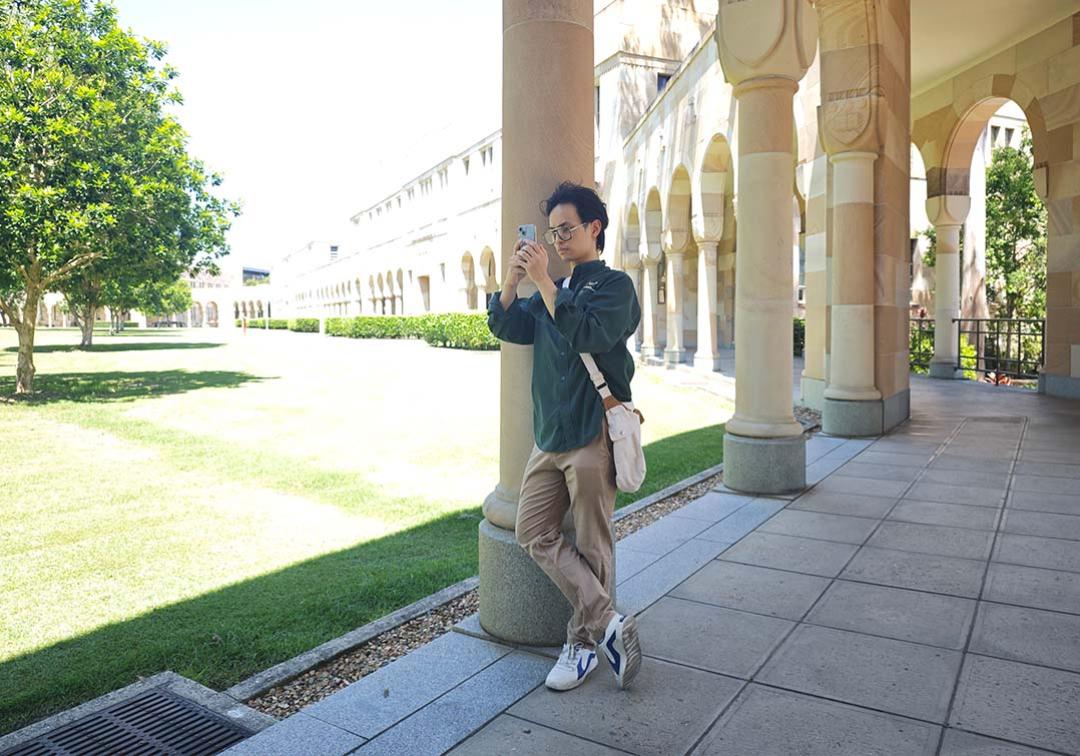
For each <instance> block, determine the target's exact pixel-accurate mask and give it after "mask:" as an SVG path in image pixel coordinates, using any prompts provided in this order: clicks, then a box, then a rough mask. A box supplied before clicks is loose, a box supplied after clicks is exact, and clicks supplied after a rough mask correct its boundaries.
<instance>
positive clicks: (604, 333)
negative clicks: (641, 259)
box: [555, 276, 640, 352]
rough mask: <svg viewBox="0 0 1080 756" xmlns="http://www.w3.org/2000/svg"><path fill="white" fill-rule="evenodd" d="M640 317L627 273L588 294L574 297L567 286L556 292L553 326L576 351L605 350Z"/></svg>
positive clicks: (620, 337) (632, 286) (611, 347)
mask: <svg viewBox="0 0 1080 756" xmlns="http://www.w3.org/2000/svg"><path fill="white" fill-rule="evenodd" d="M638 319H640V314H639V311H638V304H637V296H636V295H635V293H634V284H633V282H632V281H631V280H630V278H629V277H628V276H617V277H613V278H612V279H611V280H609V281H605V282H604V285H603V286H601V287H600V288H598V289H596V290H595V291H593V292H592V293H591V295H590V296H589V297H586V298H582V297H579V296H576V295H575V294H574V292H572V291H570V290H569V289H559V291H558V293H557V294H556V295H555V328H557V329H558V331H559V333H561V334H562V335H563V337H565V338H566V340H567V341H569V342H570V345H571V346H572V347H573V349H574V350H575V351H577V352H608V351H611V350H612V349H613V348H614V347H615V345H616V344H617V343H618V342H619V340H620V339H623V338H625V337H626V334H627V333H628V332H629V331H632V330H633V329H634V328H636V327H637V320H638Z"/></svg>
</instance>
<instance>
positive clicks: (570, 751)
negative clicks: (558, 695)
mask: <svg viewBox="0 0 1080 756" xmlns="http://www.w3.org/2000/svg"><path fill="white" fill-rule="evenodd" d="M515 753H517V754H529V756H617V755H618V754H622V753H624V751H616V750H614V749H612V748H608V747H607V746H602V745H600V744H599V743H594V742H592V741H589V740H583V739H582V738H577V737H574V736H573V735H567V734H566V733H564V732H559V731H558V730H553V729H551V728H550V727H544V726H543V725H538V724H536V723H535V722H526V721H525V720H524V719H518V718H517V717H512V716H510V715H509V714H503V715H502V716H499V717H496V718H495V719H494V720H493V721H492V722H490V723H489V724H488V725H487V726H485V727H484V728H483V729H482V730H480V731H479V732H477V733H476V734H475V735H473V736H472V737H470V738H469V739H468V740H466V741H465V742H464V743H462V744H461V745H459V746H458V747H457V748H455V749H454V750H452V751H450V756H492V754H500V756H502V754H515Z"/></svg>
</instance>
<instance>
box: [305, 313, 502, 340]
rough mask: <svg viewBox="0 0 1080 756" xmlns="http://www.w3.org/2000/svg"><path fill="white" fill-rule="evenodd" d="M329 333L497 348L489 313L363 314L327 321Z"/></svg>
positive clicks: (363, 337) (331, 334)
mask: <svg viewBox="0 0 1080 756" xmlns="http://www.w3.org/2000/svg"><path fill="white" fill-rule="evenodd" d="M326 333H327V334H328V335H330V336H345V337H348V338H353V339H423V340H424V341H426V342H427V343H428V344H431V345H432V346H438V347H449V348H453V349H498V348H499V341H498V339H496V338H495V337H494V336H492V335H491V332H490V331H489V330H488V327H487V314H486V313H468V314H465V313H460V314H450V313H448V314H442V315H416V316H402V315H362V316H360V317H356V318H328V319H327V321H326Z"/></svg>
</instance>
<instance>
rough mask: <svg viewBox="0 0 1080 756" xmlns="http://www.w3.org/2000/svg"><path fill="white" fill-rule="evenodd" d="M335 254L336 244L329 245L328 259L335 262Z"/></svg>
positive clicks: (336, 250)
mask: <svg viewBox="0 0 1080 756" xmlns="http://www.w3.org/2000/svg"><path fill="white" fill-rule="evenodd" d="M337 252H338V248H337V245H336V244H331V245H330V259H331V260H336V259H337Z"/></svg>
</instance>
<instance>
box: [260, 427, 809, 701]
mask: <svg viewBox="0 0 1080 756" xmlns="http://www.w3.org/2000/svg"><path fill="white" fill-rule="evenodd" d="M795 416H796V418H797V419H798V420H799V422H801V423H802V424H803V426H804V427H807V428H808V429H810V428H813V427H814V426H818V427H820V423H821V415H820V413H817V412H814V411H813V410H810V409H807V408H805V407H796V408H795ZM722 482H723V474H722V473H720V474H717V475H713V476H712V477H710V478H706V479H705V480H703V481H701V482H700V483H695V484H694V485H692V486H689V487H688V488H684V489H683V490H682V491H679V492H678V493H676V494H672V495H671V496H668V497H667V498H665V499H661V500H660V501H658V502H656V503H655V504H653V505H651V506H648V507H645V508H644V509H642V510H640V511H638V512H635V513H634V514H632V515H630V516H629V517H624V518H623V519H621V520H619V521H618V522H616V523H615V539H616V540H620V539H623V538H625V537H626V536H628V535H630V534H631V533H634V532H636V531H638V530H641V529H642V528H644V527H645V526H646V525H651V524H652V523H654V522H656V521H657V520H659V519H660V518H661V517H663V516H664V515H666V514H670V513H671V512H673V511H675V510H676V509H679V508H680V507H684V506H686V505H687V504H689V503H690V502H692V501H694V500H695V499H698V498H699V497H701V496H703V495H704V494H705V493H706V492H707V491H709V490H710V489H712V488H715V487H716V486H718V485H720V484H721V483H722ZM479 608H480V597H479V593H478V592H477V591H476V590H473V591H470V592H469V593H466V594H465V595H464V596H461V597H460V598H457V599H455V600H453V601H451V602H449V603H447V604H443V605H442V606H440V607H438V608H437V609H433V610H432V611H431V612H429V613H427V614H425V615H422V616H420V617H417V618H415V619H412V620H409V621H408V622H406V623H404V624H403V625H400V626H398V627H396V628H394V629H393V630H389V631H387V632H385V633H383V634H382V635H380V636H378V637H376V638H372V639H371V640H370V641H368V642H367V643H365V644H363V645H362V646H360V647H358V648H357V649H355V650H353V651H350V652H349V653H347V654H343V655H342V656H339V657H337V658H336V659H333V660H331V661H329V662H327V663H326V664H323V665H321V666H319V667H316V668H314V669H312V670H309V671H308V672H305V673H304V674H302V675H300V676H299V677H297V678H295V679H293V680H291V681H289V682H288V683H286V684H284V685H281V686H278V687H276V688H271V689H270V690H268V691H267V692H266V693H264V694H262V695H261V696H257V697H256V698H253V699H251V700H249V701H247V702H246V703H247V705H248V706H250V707H252V708H253V709H257V710H258V711H261V712H263V713H265V714H269V715H271V716H273V717H277V718H279V719H282V718H284V717H287V716H289V715H291V714H295V713H296V712H298V711H300V709H302V708H304V707H305V706H309V705H310V704H313V703H315V702H316V701H319V700H321V699H323V698H326V697H327V696H329V695H330V694H331V693H335V692H337V691H339V690H341V689H342V688H344V687H346V686H348V685H349V684H351V683H354V682H356V681H357V680H359V679H360V678H361V677H363V676H364V675H367V674H370V673H371V672H374V671H375V670H377V669H379V668H380V667H383V666H386V665H387V664H389V663H390V662H392V661H394V660H395V659H397V658H398V657H401V656H404V655H405V654H407V653H409V652H410V651H414V650H415V649H417V648H419V647H420V646H423V645H424V644H426V643H429V642H430V641H432V640H434V639H435V638H437V637H439V636H440V635H442V634H443V633H446V632H449V631H450V630H451V629H452V628H453V626H454V625H456V624H457V623H458V622H460V621H461V620H463V619H465V618H466V617H468V616H469V615H471V614H474V613H475V612H477V611H478V610H479Z"/></svg>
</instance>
